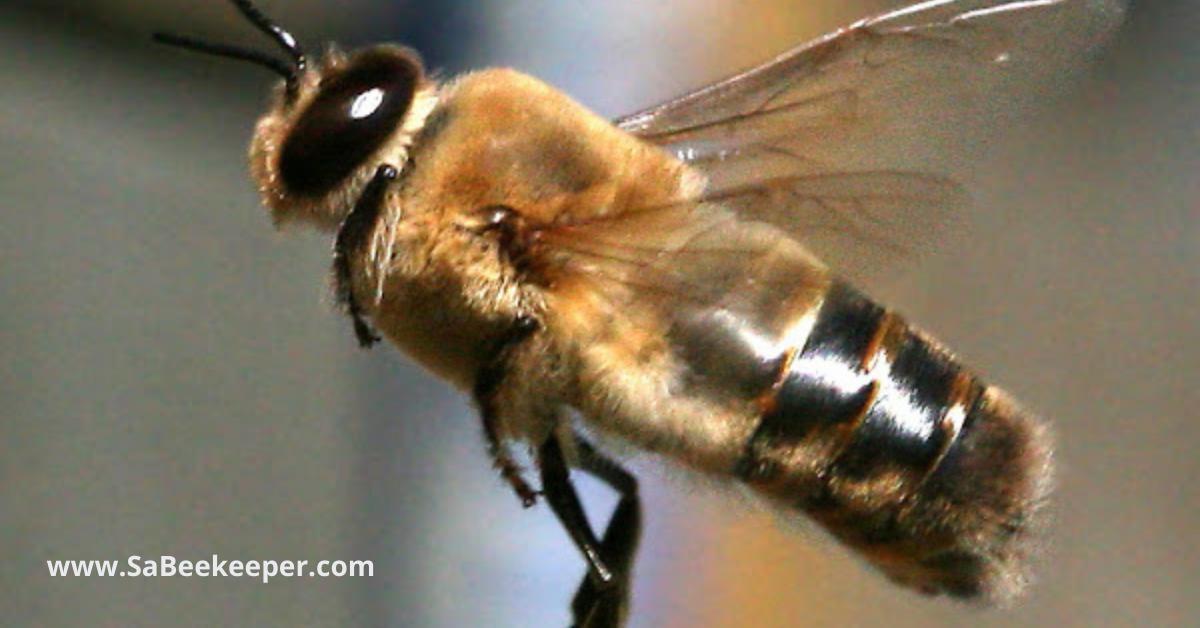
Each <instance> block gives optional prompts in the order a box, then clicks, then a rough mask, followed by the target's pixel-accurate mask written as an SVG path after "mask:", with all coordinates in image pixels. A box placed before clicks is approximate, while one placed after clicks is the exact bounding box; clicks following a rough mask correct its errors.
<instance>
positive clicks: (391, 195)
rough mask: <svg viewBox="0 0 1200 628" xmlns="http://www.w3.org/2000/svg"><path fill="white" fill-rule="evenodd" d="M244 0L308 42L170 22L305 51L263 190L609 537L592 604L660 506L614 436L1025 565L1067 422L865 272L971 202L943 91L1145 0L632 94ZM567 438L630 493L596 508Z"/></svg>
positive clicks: (852, 519) (1009, 7)
mask: <svg viewBox="0 0 1200 628" xmlns="http://www.w3.org/2000/svg"><path fill="white" fill-rule="evenodd" d="M231 2H232V3H233V5H234V6H235V7H237V9H238V10H239V11H240V12H241V14H242V15H244V16H245V17H246V18H247V19H248V20H249V21H250V22H251V23H252V24H253V25H255V26H256V27H257V28H258V29H260V30H261V31H262V32H264V33H265V34H266V35H268V36H269V37H270V38H271V39H272V40H273V41H274V42H275V43H276V44H277V45H278V46H279V47H280V48H281V49H282V51H283V53H284V54H285V55H286V57H285V58H283V59H280V58H278V57H275V56H272V55H269V54H266V53H263V52H260V51H257V50H252V49H247V48H240V47H233V46H227V45H223V44H217V43H210V42H203V41H198V40H194V39H190V38H187V37H181V36H178V35H169V34H158V35H156V37H157V38H158V39H159V40H160V41H162V42H164V43H168V44H172V45H176V46H180V47H184V48H189V49H193V50H197V51H200V52H205V53H211V54H215V55H220V56H226V57H233V58H236V59H241V60H244V61H249V62H251V63H254V64H257V65H261V66H264V67H266V68H268V69H270V70H272V71H274V72H276V73H277V74H279V75H280V76H282V78H283V81H282V83H281V84H280V85H279V86H278V88H277V89H276V91H275V94H274V101H273V103H272V104H271V106H270V109H269V110H268V112H267V113H266V115H264V116H263V117H262V119H261V120H259V122H258V124H257V128H256V130H255V133H254V137H253V140H252V142H251V145H250V169H251V172H252V175H253V178H254V180H255V181H256V182H257V185H258V188H259V191H260V193H261V196H262V200H263V202H264V204H265V205H266V206H267V207H268V208H269V209H270V211H271V215H272V217H273V219H274V221H275V223H276V224H277V225H281V224H287V223H307V224H309V225H312V226H315V227H317V228H318V229H322V230H324V231H327V232H330V233H336V236H335V240H334V255H333V271H332V272H333V278H334V283H335V290H336V295H337V298H338V300H339V302H340V304H341V305H342V306H343V307H344V310H345V312H346V313H347V314H348V315H349V318H350V319H351V321H352V323H353V328H354V331H355V334H356V337H357V339H358V341H359V343H361V344H362V345H363V346H364V347H368V346H371V345H372V344H374V343H375V342H377V341H378V340H380V339H381V337H386V338H387V339H388V340H390V341H391V342H392V343H394V344H395V345H396V346H398V347H400V348H401V349H402V350H403V351H405V352H406V353H408V354H409V355H410V356H412V357H413V358H414V359H415V360H417V361H418V362H420V363H421V364H422V365H424V366H425V367H427V368H428V369H429V370H431V371H432V372H434V373H436V374H437V375H439V376H441V377H443V378H445V379H446V380H448V381H449V382H451V383H452V384H454V385H455V386H457V387H458V388H460V389H462V390H463V391H466V392H468V393H469V394H471V395H472V396H473V398H474V400H475V402H476V404H477V405H478V408H479V412H480V415H481V418H482V424H483V433H484V435H485V438H486V442H487V447H488V451H489V453H490V455H491V457H492V460H493V461H494V463H495V466H496V468H497V469H498V471H499V473H500V475H501V476H502V477H503V479H504V480H505V481H506V482H507V483H508V484H509V485H510V486H511V488H512V490H513V491H514V492H515V493H516V495H517V496H518V498H519V499H520V501H521V503H522V504H523V505H525V506H526V507H528V506H532V505H534V504H535V503H536V502H537V501H538V500H539V499H543V500H545V501H546V503H548V504H549V505H550V507H551V508H552V510H553V511H554V513H555V514H556V515H557V517H558V518H559V520H560V521H561V522H562V524H563V526H564V527H565V528H566V530H567V532H568V533H569V534H570V536H571V538H572V540H573V541H574V543H575V545H577V546H578V549H579V550H580V551H581V552H582V554H583V557H584V559H585V561H586V563H587V566H588V572H587V575H586V576H585V578H584V579H583V582H582V584H581V585H580V587H579V590H578V592H577V594H576V596H575V599H574V602H573V605H572V610H573V613H574V624H575V625H577V626H587V627H594V628H596V627H601V626H616V625H619V624H620V623H622V621H623V618H624V615H625V614H626V610H625V609H626V606H627V597H628V593H627V591H628V586H629V577H630V569H631V563H632V558H633V554H634V552H635V550H636V546H637V540H638V532H639V528H640V523H641V508H640V505H639V501H638V496H637V483H636V481H635V479H634V478H633V477H632V476H631V475H630V474H629V473H628V472H626V471H625V470H623V469H622V467H621V466H620V465H619V464H618V463H617V462H615V461H614V460H612V459H611V458H609V457H607V456H606V454H604V453H602V451H604V450H605V449H606V447H605V445H606V444H610V443H616V444H619V445H631V446H633V447H636V448H639V449H641V450H645V451H648V452H651V453H653V454H658V455H661V456H662V457H665V458H669V459H672V460H674V461H676V462H677V463H679V464H681V465H683V466H684V467H686V468H689V469H691V470H694V471H696V472H698V473H701V474H705V475H709V476H716V477H722V478H728V479H729V480H731V481H733V482H736V483H740V484H742V485H744V486H746V487H748V488H749V489H751V491H752V492H754V493H757V494H758V495H760V496H761V497H763V498H764V499H766V500H767V501H769V502H771V503H773V504H774V505H776V506H779V507H781V508H782V509H784V510H786V511H789V512H794V513H803V514H804V515H806V516H807V517H809V518H811V519H812V520H815V521H816V522H818V523H819V524H820V525H821V526H822V527H824V528H825V529H826V530H828V532H829V533H831V534H832V535H833V536H834V537H836V538H837V539H838V540H840V541H841V542H842V543H844V544H846V545H847V546H849V547H850V548H852V549H853V550H855V551H856V552H857V553H858V554H860V555H861V556H862V557H864V558H865V559H866V560H867V561H868V562H869V563H871V564H872V565H874V566H875V567H877V568H878V569H879V570H881V571H882V572H883V573H884V574H886V575H887V576H888V577H889V578H891V579H892V580H894V581H896V582H898V583H900V584H903V585H905V586H908V587H912V588H915V589H917V590H919V591H922V592H925V593H929V594H935V593H945V594H948V595H951V596H954V597H959V598H975V599H981V600H985V601H991V602H1003V601H1005V600H1008V599H1010V598H1012V597H1013V596H1014V595H1016V594H1017V593H1018V592H1019V591H1020V590H1021V588H1022V585H1023V584H1024V582H1025V580H1026V576H1025V569H1024V563H1025V562H1026V561H1025V559H1026V558H1027V555H1028V553H1029V548H1030V537H1031V536H1032V535H1031V530H1032V529H1033V528H1034V527H1035V519H1036V515H1037V513H1038V511H1039V510H1040V509H1041V507H1042V506H1043V504H1044V503H1045V501H1046V498H1047V492H1048V490H1049V486H1050V477H1051V443H1050V442H1049V439H1048V437H1047V434H1046V428H1045V426H1044V424H1043V423H1041V422H1040V421H1039V420H1038V419H1036V418H1034V417H1033V416H1031V415H1030V414H1029V413H1027V412H1026V411H1025V410H1023V409H1022V408H1021V407H1020V406H1019V405H1018V404H1017V403H1016V402H1015V401H1014V400H1013V399H1012V398H1011V397H1010V396H1009V395H1008V394H1007V393H1005V392H1004V391H1003V390H1001V389H999V388H997V387H995V386H991V385H989V384H987V383H986V382H984V381H983V380H981V379H980V378H979V377H978V376H976V375H975V374H973V373H972V372H971V371H969V370H968V369H967V368H965V367H964V366H963V365H962V364H960V363H959V361H958V360H957V359H956V358H955V357H954V356H953V355H952V354H951V353H950V352H948V351H947V350H946V349H945V348H943V347H942V346H941V345H940V344H938V343H937V342H936V341H935V340H933V339H932V338H930V337H929V336H927V335H925V334H924V333H922V332H920V331H918V330H916V329H915V328H914V327H912V326H910V325H909V324H908V323H907V322H906V321H905V320H904V319H903V318H902V317H901V316H899V315H898V314H896V313H895V312H894V311H892V310H890V309H888V308H886V307H883V306H881V305H879V304H877V303H875V302H874V301H872V300H871V299H870V298H869V297H867V296H866V295H865V294H864V293H863V292H861V291H860V290H859V289H857V288H855V287H854V286H853V285H852V284H851V282H850V281H848V280H847V279H846V277H847V275H844V274H842V273H843V272H847V273H849V276H854V274H855V273H856V272H857V269H859V267H860V266H865V265H867V264H866V263H865V262H863V260H865V259H868V258H876V257H881V258H886V257H892V256H894V255H896V254H901V253H903V252H905V251H906V250H909V249H912V248H913V247H915V246H917V245H918V244H920V242H921V241H922V239H923V238H924V237H925V234H927V233H928V230H929V229H931V228H932V227H933V226H935V225H936V224H938V223H939V222H941V221H943V220H944V219H945V218H946V217H947V216H949V215H951V214H952V213H953V212H954V211H956V210H957V209H958V208H959V207H961V205H962V204H963V203H964V200H965V196H964V194H963V192H962V189H961V187H960V186H959V185H958V184H957V183H955V182H954V181H953V180H952V179H950V178H948V177H947V176H945V175H944V174H941V173H940V171H939V170H938V167H937V162H936V160H934V159H929V160H925V159H924V157H923V152H922V147H923V146H925V145H926V144H927V143H929V144H933V143H935V140H936V139H937V138H938V137H940V136H942V135H945V134H946V132H948V131H953V130H954V128H953V126H952V125H947V124H945V123H944V121H941V119H940V118H939V117H938V116H939V115H940V113H941V112H942V111H943V110H951V111H960V112H962V111H965V112H967V115H974V116H977V117H982V116H983V115H984V114H983V113H981V112H983V111H985V110H986V107H987V106H988V105H989V104H990V103H992V102H993V100H996V101H999V96H1000V95H1002V94H1005V93H1007V92H1008V91H1010V90H1008V89H1007V87H1009V86H1010V85H1011V84H1012V83H1011V82H1010V79H1012V78H1013V77H1016V78H1017V79H1020V80H1025V79H1026V78H1028V77H1030V76H1035V75H1038V73H1039V72H1041V71H1042V70H1043V69H1044V67H1049V66H1054V65H1059V66H1065V65H1069V64H1070V63H1071V62H1074V61H1078V60H1081V59H1082V58H1084V57H1086V56H1087V53H1088V52H1089V51H1090V50H1091V49H1093V48H1095V47H1096V46H1098V45H1099V44H1100V43H1101V42H1102V41H1103V39H1104V35H1105V34H1106V33H1108V32H1109V31H1111V30H1112V28H1114V27H1115V25H1116V24H1117V23H1118V22H1119V20H1120V18H1121V14H1122V12H1123V1H1122V0H1021V1H1006V0H936V1H932V2H924V3H922V4H919V5H916V6H913V7H910V8H908V9H903V10H900V11H896V12H893V13H890V14H886V15H883V16H880V17H877V18H874V19H868V20H864V21H861V22H858V23H856V24H854V25H852V26H850V27H847V28H845V29H842V30H840V31H837V32H835V33H833V34H832V35H829V36H827V37H825V38H823V39H819V40H817V41H815V42H813V43H810V44H807V45H804V46H801V47H799V48H797V49H795V50H792V51H790V52H787V53H785V54H783V55H782V56H779V57H777V58H776V59H774V60H772V61H770V62H768V63H766V64H765V65H762V66H760V67H757V68H754V69H752V70H749V71H747V72H744V73H742V74H738V75H736V76H734V77H732V78H729V79H727V80H725V81H722V82H719V83H716V84H714V85H712V86H709V87H706V88H704V89H700V90H698V91H695V92H693V93H691V94H688V95H685V96H683V97H681V98H678V99H676V100H672V101H670V102H667V103H665V104H662V105H659V106H656V107H652V108H650V109H647V110H645V111H643V112H641V113H636V114H633V115H630V116H628V117H624V118H621V119H619V120H617V121H616V122H615V123H614V122H610V121H608V120H605V119H602V118H600V117H598V116H597V115H595V114H593V113H591V112H589V111H588V110H586V109H584V108H583V107H582V106H580V105H579V104H577V103H575V102H574V101H572V100H571V99H569V98H568V97H567V96H565V95H563V94H562V93H560V92H558V91H556V90H555V89H553V88H551V87H549V86H547V85H546V84H544V83H542V82H540V81H538V80H537V79H534V78H531V77H529V76H526V75H524V74H521V73H518V72H516V71H513V70H507V69H490V70H482V71H478V72H473V73H470V74H466V75H464V76H460V77H457V78H454V79H452V80H449V81H446V82H437V81H435V80H434V79H432V78H430V76H429V75H428V74H427V73H426V71H425V69H424V68H423V67H422V64H421V61H420V60H419V58H418V56H417V55H416V54H415V53H414V52H413V51H411V50H409V49H406V48H403V47H399V46H391V45H381V46H375V47H370V48H366V49H361V50H357V51H353V52H349V53H343V52H339V51H336V50H332V51H330V52H329V53H328V54H327V55H325V56H324V57H323V58H322V59H321V60H319V61H316V62H314V61H313V60H311V59H310V58H309V57H308V56H307V55H306V54H305V53H304V52H303V51H302V49H301V47H300V46H299V45H298V44H297V43H296V40H295V39H294V38H293V37H292V36H291V35H290V34H289V33H288V32H287V31H285V30H283V29H282V28H280V27H279V26H277V25H276V24H275V23H274V22H273V21H271V20H270V19H268V18H267V17H265V16H264V15H263V14H262V13H261V12H260V11H259V10H258V9H256V8H255V7H254V6H252V5H251V4H250V3H249V1H248V0H231ZM972 112H976V113H972ZM922 125H924V126H922ZM951 158H953V155H951ZM831 268H832V269H835V270H831ZM522 451H528V452H530V454H531V458H532V461H533V463H534V466H535V467H536V471H537V472H538V475H539V478H538V479H539V481H538V482H537V483H536V485H538V489H537V490H535V488H534V486H535V484H534V483H533V482H531V480H530V479H529V478H528V477H527V474H526V471H525V470H524V469H522V468H521V466H520V465H519V464H518V463H517V462H516V461H517V459H518V457H519V454H520V452H522ZM572 468H574V469H578V470H582V471H584V472H587V473H589V474H592V475H595V476H596V477H598V478H599V479H601V480H603V481H604V482H606V483H608V484H609V485H611V486H612V487H613V488H614V489H616V491H617V492H619V493H620V495H621V499H620V501H619V503H618V505H617V507H616V510H615V513H614V515H613V516H612V518H611V521H610V523H609V524H608V525H607V527H606V528H605V529H604V530H602V531H599V532H597V531H595V530H593V528H592V527H591V525H590V524H589V522H588V520H587V518H586V517H585V515H584V511H583V509H582V507H581V504H580V501H579V499H578V497H577V495H576V492H575V490H574V487H573V485H572V483H571V479H570V470H571V469H572Z"/></svg>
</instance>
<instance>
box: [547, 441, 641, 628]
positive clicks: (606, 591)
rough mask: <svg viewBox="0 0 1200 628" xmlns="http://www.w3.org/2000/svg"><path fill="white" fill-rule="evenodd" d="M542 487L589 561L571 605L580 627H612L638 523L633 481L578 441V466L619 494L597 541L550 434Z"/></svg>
mask: <svg viewBox="0 0 1200 628" xmlns="http://www.w3.org/2000/svg"><path fill="white" fill-rule="evenodd" d="M539 463H540V466H541V470H542V491H543V493H544V495H545V497H546V501H547V502H548V503H549V504H550V506H551V508H553V509H554V513H555V514H556V515H557V516H558V519H559V521H561V522H562V524H563V527H565V528H566V529H567V532H568V534H570V535H571V539H572V540H573V541H574V542H575V545H576V546H577V547H578V548H579V550H580V552H581V553H582V554H583V556H584V558H585V559H586V560H587V562H588V575H587V577H585V578H584V581H583V583H582V584H581V585H580V587H579V591H578V592H577V593H576V595H575V599H574V601H573V602H572V605H571V608H572V612H573V614H574V618H575V624H574V625H575V626H577V627H579V628H615V627H616V626H619V625H620V624H621V620H622V619H623V616H624V611H625V607H626V603H627V598H628V581H629V568H630V566H631V563H632V559H633V553H634V550H636V548H637V537H638V533H639V531H640V527H641V507H640V505H639V503H638V499H637V482H636V481H635V480H634V478H633V476H631V475H629V474H628V473H627V472H625V471H624V470H623V469H621V468H620V467H618V466H617V465H616V464H615V463H613V462H610V461H609V460H607V459H605V458H603V457H602V456H600V454H598V453H596V451H595V450H593V449H592V448H591V446H589V445H587V444H586V443H583V442H582V441H581V448H580V468H582V469H583V470H585V471H587V472H588V473H590V474H592V475H595V476H596V477H598V478H600V479H601V480H603V481H604V482H606V483H607V484H609V485H610V486H612V487H613V488H614V489H616V490H617V491H618V492H620V493H621V501H620V503H619V504H618V505H617V509H616V512H614V513H613V517H612V520H611V521H610V522H609V524H608V528H607V530H606V531H605V533H604V540H603V541H598V540H597V539H596V536H595V534H594V533H593V532H592V528H591V525H590V524H589V523H588V521H587V517H586V516H585V515H584V512H583V508H582V506H581V505H580V503H579V497H578V496H577V495H576V493H575V488H574V486H572V485H571V481H570V478H569V476H568V471H567V466H566V462H565V460H564V459H563V455H562V448H561V445H560V444H559V442H558V439H557V438H551V439H550V440H548V441H547V442H546V444H545V445H543V446H542V448H541V449H540V450H539Z"/></svg>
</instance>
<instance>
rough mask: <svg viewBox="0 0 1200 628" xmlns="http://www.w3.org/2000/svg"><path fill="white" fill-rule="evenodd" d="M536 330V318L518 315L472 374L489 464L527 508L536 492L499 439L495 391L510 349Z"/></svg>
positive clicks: (506, 367)
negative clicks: (473, 374) (476, 373)
mask: <svg viewBox="0 0 1200 628" xmlns="http://www.w3.org/2000/svg"><path fill="white" fill-rule="evenodd" d="M537 329H538V322H537V321H536V320H535V319H533V318H529V317H521V318H518V319H517V320H516V321H515V322H514V323H513V326H512V328H511V329H510V330H509V331H508V333H507V334H505V335H504V336H502V337H501V338H500V339H499V340H498V341H497V342H496V347H495V348H494V349H493V350H492V354H491V357H490V358H489V359H488V361H487V362H486V363H485V364H484V365H483V368H481V369H480V371H479V374H478V375H477V376H476V377H475V389H474V397H475V403H476V405H478V406H479V414H480V417H481V418H482V419H483V435H484V438H486V439H487V447H488V454H489V455H490V456H491V457H492V465H493V466H495V467H496V469H498V470H499V471H500V477H502V478H504V480H505V481H506V482H508V485H509V486H511V487H512V489H513V492H515V493H516V494H517V498H518V499H520V500H521V505H522V506H524V507H526V508H529V507H531V506H533V505H534V504H535V503H537V492H536V491H534V490H533V488H532V487H530V486H529V483H528V482H526V481H525V478H523V477H522V476H521V469H520V467H518V466H517V463H516V462H514V461H513V460H512V458H509V456H508V451H507V450H506V449H505V448H504V444H503V443H502V442H501V440H500V432H499V429H498V428H499V422H500V412H499V409H498V408H497V407H496V393H497V392H498V391H499V390H500V384H501V383H503V381H504V376H505V375H506V374H507V373H508V369H509V360H510V357H511V356H512V353H513V348H514V347H516V346H517V345H519V344H520V343H521V342H522V341H524V340H525V339H526V338H528V337H529V335H530V334H532V333H533V332H535V331H537Z"/></svg>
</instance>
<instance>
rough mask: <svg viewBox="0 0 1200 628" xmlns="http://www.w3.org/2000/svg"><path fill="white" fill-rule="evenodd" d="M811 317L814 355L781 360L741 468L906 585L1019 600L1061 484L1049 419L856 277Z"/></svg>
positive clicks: (749, 479) (744, 476)
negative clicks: (1046, 512) (1033, 521)
mask: <svg viewBox="0 0 1200 628" xmlns="http://www.w3.org/2000/svg"><path fill="white" fill-rule="evenodd" d="M800 314H801V313H797V315H798V318H799V317H800V316H799V315H800ZM809 319H810V320H809V321H808V322H807V323H805V324H806V325H811V330H810V331H809V332H808V334H807V337H806V339H804V340H803V341H802V346H795V347H789V348H786V350H785V351H784V353H783V354H782V356H781V359H779V360H776V361H773V362H772V364H771V365H770V369H771V371H772V372H773V380H774V381H773V382H772V383H771V385H770V386H769V387H767V388H765V389H764V390H762V391H761V394H760V396H759V405H760V407H761V408H762V410H763V412H762V418H761V421H760V422H759V424H758V427H757V429H756V430H755V432H754V434H753V436H752V437H750V439H749V441H748V442H746V443H745V444H744V446H743V450H742V453H741V456H740V460H739V463H738V464H737V467H736V468H735V469H734V473H735V474H736V475H737V476H738V478H739V479H740V480H742V481H743V482H745V483H746V484H748V485H749V486H751V487H752V488H754V489H755V490H756V491H757V492H760V493H762V494H764V495H765V496H767V497H769V498H770V499H771V500H772V501H775V502H777V503H781V504H783V505H786V506H788V507H794V508H798V509H800V510H802V511H804V512H805V513H806V514H807V515H808V516H810V517H812V518H813V519H815V520H816V521H818V522H819V523H821V524H822V525H823V526H824V527H825V528H827V529H828V530H829V531H830V532H831V533H833V534H834V536H836V537H837V538H838V539H839V540H841V541H842V542H844V543H846V544H848V545H849V546H851V547H853V548H854V549H856V550H857V551H859V552H861V553H862V554H863V555H864V556H865V557H866V558H867V559H868V560H870V561H871V562H872V563H873V564H875V565H876V566H877V567H879V568H880V569H882V570H883V571H884V572H885V573H887V574H888V575H889V576H891V577H892V578H893V579H895V580H897V581H899V582H901V583H903V584H907V585H909V586H913V587H916V588H919V589H921V590H924V591H926V592H930V593H938V592H945V593H949V594H951V595H955V596H959V597H984V598H988V599H992V600H1001V601H1002V600H1003V599H1005V598H1007V597H1010V596H1011V595H1012V594H1013V593H1015V592H1017V590H1019V588H1020V585H1021V584H1022V581H1023V575H1022V571H1021V568H1020V567H1021V565H1020V563H1021V559H1022V558H1023V557H1024V554H1025V552H1026V551H1027V550H1028V548H1027V547H1026V545H1028V543H1025V542H1023V541H1024V539H1023V533H1024V532H1026V531H1027V529H1028V527H1029V525H1030V522H1029V520H1030V517H1031V515H1032V514H1033V512H1034V511H1035V510H1036V509H1037V507H1038V506H1039V502H1041V501H1042V500H1043V498H1044V494H1045V491H1046V489H1047V485H1048V475H1049V468H1050V465H1049V448H1048V445H1047V443H1046V439H1045V438H1044V436H1043V434H1042V428H1041V426H1040V424H1039V423H1038V422H1037V421H1036V420H1034V419H1033V418H1031V417H1029V416H1027V415H1026V414H1024V413H1023V412H1022V411H1021V410H1020V409H1019V408H1017V407H1016V406H1015V405H1014V404H1013V402H1012V401H1011V400H1010V399H1009V398H1008V396H1007V395H1006V394H1005V393H1004V392H1003V391H1001V390H999V389H997V388H995V387H990V386H988V385H986V384H984V383H983V382H981V381H979V379H978V378H976V377H975V376H974V375H973V374H971V373H970V372H969V371H967V370H966V369H965V368H964V367H963V366H962V365H960V364H959V363H958V362H957V360H955V358H954V357H953V356H951V355H950V354H949V353H948V352H947V351H945V350H944V349H943V348H942V347H940V346H939V345H938V344H937V343H936V342H935V341H933V340H931V339H930V338H928V337H926V336H925V335H923V334H921V333H919V332H917V331H915V330H913V329H912V328H911V327H909V326H908V324H907V323H905V322H904V320H903V319H901V318H900V317H899V316H897V315H896V314H894V313H892V312H890V311H888V310H887V309H885V308H883V307H880V306H879V305H877V304H875V303H873V302H872V301H870V300H869V299H867V298H866V297H864V296H863V295H862V294H860V293H859V292H857V291H855V290H854V289H853V288H851V287H849V286H848V285H846V284H845V283H843V282H840V281H834V282H833V283H831V284H830V287H829V289H828V292H827V293H826V294H825V296H824V298H823V299H822V300H821V302H820V305H819V307H818V309H817V310H816V313H815V316H813V315H812V313H809ZM759 381H764V380H759Z"/></svg>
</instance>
